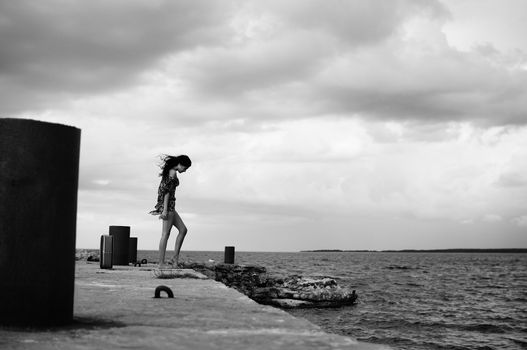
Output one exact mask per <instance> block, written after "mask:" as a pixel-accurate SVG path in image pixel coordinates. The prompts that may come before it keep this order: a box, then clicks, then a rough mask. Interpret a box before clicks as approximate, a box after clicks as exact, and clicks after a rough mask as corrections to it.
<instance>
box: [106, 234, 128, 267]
mask: <svg viewBox="0 0 527 350" xmlns="http://www.w3.org/2000/svg"><path fill="white" fill-rule="evenodd" d="M110 236H113V264H114V265H128V263H129V261H128V252H129V250H130V243H128V242H129V240H130V226H110Z"/></svg>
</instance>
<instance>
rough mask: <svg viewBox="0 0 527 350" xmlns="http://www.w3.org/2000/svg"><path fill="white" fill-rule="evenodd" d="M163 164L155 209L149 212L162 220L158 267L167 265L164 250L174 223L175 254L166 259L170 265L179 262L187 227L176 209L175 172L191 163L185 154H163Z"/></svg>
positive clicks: (177, 184)
mask: <svg viewBox="0 0 527 350" xmlns="http://www.w3.org/2000/svg"><path fill="white" fill-rule="evenodd" d="M162 160H163V164H162V165H161V166H160V167H161V169H162V171H161V173H160V174H159V176H161V182H160V184H159V188H158V190H157V203H156V205H155V209H154V210H152V211H151V212H149V214H152V215H159V219H162V220H163V227H162V231H161V241H160V242H159V267H160V268H163V267H167V265H166V264H165V251H166V248H167V241H168V237H169V236H170V230H171V229H172V225H174V226H175V227H176V228H177V229H178V231H179V234H178V236H177V238H176V248H175V254H174V256H173V257H172V259H170V260H169V261H168V265H170V267H177V266H178V263H179V251H180V250H181V245H182V244H183V239H185V235H186V234H187V231H188V230H187V227H186V226H185V224H184V223H183V220H181V217H180V216H179V214H178V213H177V211H176V208H175V206H176V196H175V192H176V187H177V186H179V179H178V178H177V176H176V173H177V172H180V173H184V172H185V171H187V169H188V168H189V167H190V166H191V165H192V162H191V161H190V158H189V157H188V156H186V155H180V156H177V157H174V156H169V155H165V157H164V158H162Z"/></svg>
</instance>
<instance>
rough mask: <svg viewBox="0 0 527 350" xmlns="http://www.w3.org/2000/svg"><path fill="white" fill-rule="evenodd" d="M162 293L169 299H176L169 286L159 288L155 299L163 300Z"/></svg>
mask: <svg viewBox="0 0 527 350" xmlns="http://www.w3.org/2000/svg"><path fill="white" fill-rule="evenodd" d="M161 292H166V293H167V295H168V297H169V298H173V297H174V293H172V289H170V288H168V287H167V286H158V287H157V288H156V292H155V296H154V298H161Z"/></svg>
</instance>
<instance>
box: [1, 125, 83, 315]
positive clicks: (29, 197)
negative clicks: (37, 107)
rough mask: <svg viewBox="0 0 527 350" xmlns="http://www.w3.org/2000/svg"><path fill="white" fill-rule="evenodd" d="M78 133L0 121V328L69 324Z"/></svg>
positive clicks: (65, 128) (63, 127)
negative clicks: (2, 326) (3, 326)
mask: <svg viewBox="0 0 527 350" xmlns="http://www.w3.org/2000/svg"><path fill="white" fill-rule="evenodd" d="M80 138H81V130H80V129H78V128H75V127H72V126H67V125H62V124H57V123H47V122H43V121H38V120H32V119H16V118H0V198H1V200H0V228H1V229H0V276H1V277H0V324H4V325H17V326H51V325H61V324H67V323H70V322H72V320H73V296H74V279H75V236H76V226H77V192H78V184H79V153H80Z"/></svg>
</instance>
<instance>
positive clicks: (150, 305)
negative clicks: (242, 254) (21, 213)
mask: <svg viewBox="0 0 527 350" xmlns="http://www.w3.org/2000/svg"><path fill="white" fill-rule="evenodd" d="M153 268H154V265H150V266H148V265H146V266H145V265H143V267H137V268H134V267H125V266H122V267H121V266H118V267H114V269H112V270H101V269H100V268H99V263H89V262H85V261H78V262H77V264H76V279H75V308H74V310H75V311H74V318H75V322H74V323H73V324H72V325H69V326H64V327H56V328H47V329H29V328H26V329H22V328H6V327H3V328H0V349H39V350H41V349H42V350H44V349H68V350H70V349H73V350H75V349H192V350H200V349H222V350H223V349H288V350H293V349H302V350H305V349H382V348H383V347H380V346H378V345H374V344H365V343H358V342H356V341H355V340H353V339H351V338H348V337H344V336H340V335H336V334H328V333H325V332H324V331H323V330H322V329H321V328H320V327H319V326H316V325H314V324H312V323H310V322H309V321H307V320H305V319H302V318H296V317H294V316H292V315H290V314H288V313H287V312H285V311H283V310H280V309H278V308H275V307H272V306H267V305H260V304H258V303H256V302H255V301H253V300H251V299H249V298H248V297H247V296H245V295H243V294H241V293H240V292H238V291H236V290H235V289H232V288H228V287H226V286H225V285H224V284H222V283H220V282H216V281H214V280H212V279H204V278H203V275H201V274H199V273H197V272H194V274H195V275H194V276H191V275H192V273H191V272H189V271H183V273H182V274H181V276H185V277H186V278H174V279H158V278H155V276H154V271H153ZM199 275H201V276H199ZM189 277H192V278H189ZM159 285H166V286H168V287H170V288H171V289H172V291H173V292H174V295H175V297H174V298H173V299H171V298H167V297H166V294H162V298H157V299H156V298H154V290H155V288H156V287H157V286H159Z"/></svg>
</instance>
